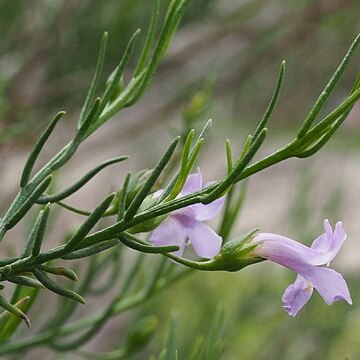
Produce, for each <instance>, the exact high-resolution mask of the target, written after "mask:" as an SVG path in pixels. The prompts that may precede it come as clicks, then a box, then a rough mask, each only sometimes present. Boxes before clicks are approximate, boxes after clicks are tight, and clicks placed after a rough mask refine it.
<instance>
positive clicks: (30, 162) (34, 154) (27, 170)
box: [20, 111, 65, 187]
mask: <svg viewBox="0 0 360 360" xmlns="http://www.w3.org/2000/svg"><path fill="white" fill-rule="evenodd" d="M63 115H65V111H60V112H58V113H57V114H56V115H55V117H54V118H53V119H52V120H51V122H50V124H49V125H48V126H47V128H46V129H45V131H44V132H43V134H42V135H41V136H40V138H39V140H38V141H37V143H36V144H35V146H34V149H33V150H32V151H31V153H30V156H29V158H28V159H27V161H26V164H25V166H24V170H23V172H22V175H21V180H20V186H21V187H24V186H25V185H26V184H27V183H28V181H29V178H30V175H31V171H32V169H33V167H34V165H35V162H36V160H37V158H38V156H39V154H40V152H41V150H42V148H43V147H44V145H45V143H46V140H47V139H48V138H49V136H50V135H51V133H52V131H53V130H54V128H55V126H56V124H57V123H58V121H59V120H60V119H61V117H62V116H63Z"/></svg>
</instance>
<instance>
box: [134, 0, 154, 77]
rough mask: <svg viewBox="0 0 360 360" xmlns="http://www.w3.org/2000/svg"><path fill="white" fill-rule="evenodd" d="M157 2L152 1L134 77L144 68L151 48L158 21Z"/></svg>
mask: <svg viewBox="0 0 360 360" xmlns="http://www.w3.org/2000/svg"><path fill="white" fill-rule="evenodd" d="M159 3H160V1H159V0H154V1H153V9H152V13H151V20H150V26H149V30H148V33H147V36H146V40H145V44H144V46H143V49H142V52H141V55H140V58H139V61H138V64H137V66H136V68H135V71H134V77H135V76H137V75H139V73H140V72H141V71H143V70H144V68H145V66H146V62H147V61H148V58H149V55H150V51H151V48H152V46H153V43H154V38H155V34H156V27H157V22H158V18H159Z"/></svg>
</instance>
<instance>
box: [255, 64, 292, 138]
mask: <svg viewBox="0 0 360 360" xmlns="http://www.w3.org/2000/svg"><path fill="white" fill-rule="evenodd" d="M284 74H285V60H284V61H283V62H282V63H281V65H280V71H279V77H278V80H277V83H276V86H275V91H274V94H273V96H272V98H271V100H270V103H269V105H268V107H267V109H266V111H265V114H264V116H263V118H262V119H261V121H260V123H259V125H258V126H257V128H256V130H255V131H254V135H253V137H252V142H254V141H255V139H256V138H257V137H258V136H259V134H260V132H261V131H262V129H264V127H265V126H266V124H267V122H268V121H269V119H270V116H271V114H272V112H273V110H274V108H275V105H276V103H277V101H278V99H279V95H280V91H281V88H282V85H283V82H284Z"/></svg>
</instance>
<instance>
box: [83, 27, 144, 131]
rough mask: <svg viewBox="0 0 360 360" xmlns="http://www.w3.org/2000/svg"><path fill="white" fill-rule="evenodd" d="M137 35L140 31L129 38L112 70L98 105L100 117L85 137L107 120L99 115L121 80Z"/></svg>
mask: <svg viewBox="0 0 360 360" xmlns="http://www.w3.org/2000/svg"><path fill="white" fill-rule="evenodd" d="M139 34H140V29H138V30H136V31H135V33H134V34H133V35H132V37H131V38H130V40H129V42H128V45H127V47H126V49H125V52H124V55H123V56H122V58H121V60H120V63H119V65H118V66H117V67H116V69H115V70H114V73H113V74H112V76H111V77H112V80H111V81H110V83H109V85H108V86H107V87H106V90H105V92H104V95H103V97H102V100H101V104H100V107H99V115H100V117H99V118H98V119H97V120H96V121H95V122H94V123H93V124H92V125H91V127H90V128H89V129H88V131H87V133H86V137H87V136H89V135H90V134H92V133H93V132H94V131H95V130H96V129H97V128H99V127H100V126H101V125H102V124H103V123H104V122H105V121H106V120H108V119H109V116H106V117H104V116H101V115H102V114H101V113H102V112H103V110H104V109H105V106H106V105H107V104H108V102H109V101H110V99H111V98H112V97H113V94H114V91H115V90H116V86H117V84H118V83H119V81H120V78H121V76H122V74H123V73H124V70H125V67H126V65H127V64H128V62H129V60H130V57H131V55H132V53H133V51H134V45H135V40H136V38H137V37H138V35H139ZM118 102H119V100H115V101H114V104H112V105H111V108H116V110H115V111H114V112H112V113H111V114H112V115H113V114H114V113H116V112H117V111H118V109H117V103H118Z"/></svg>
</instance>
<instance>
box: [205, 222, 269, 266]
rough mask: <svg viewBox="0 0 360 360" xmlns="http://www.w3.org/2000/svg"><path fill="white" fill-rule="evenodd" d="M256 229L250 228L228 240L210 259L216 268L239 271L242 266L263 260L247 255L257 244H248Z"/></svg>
mask: <svg viewBox="0 0 360 360" xmlns="http://www.w3.org/2000/svg"><path fill="white" fill-rule="evenodd" d="M257 231H258V229H254V230H251V231H249V232H247V233H245V234H243V235H241V236H240V237H238V238H236V239H233V240H230V241H229V242H227V243H226V244H225V245H224V246H223V247H222V248H221V251H220V253H219V254H218V255H217V256H215V258H214V259H213V261H212V267H213V268H214V269H217V270H225V271H231V272H233V271H239V270H241V269H243V268H244V267H246V266H248V265H251V264H255V263H257V262H260V261H263V260H264V259H262V258H258V257H252V256H249V255H250V254H251V252H252V250H254V248H255V247H256V246H257V245H253V244H248V242H249V241H250V240H251V239H252V237H253V236H254V234H255V233H256V232H257Z"/></svg>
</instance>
